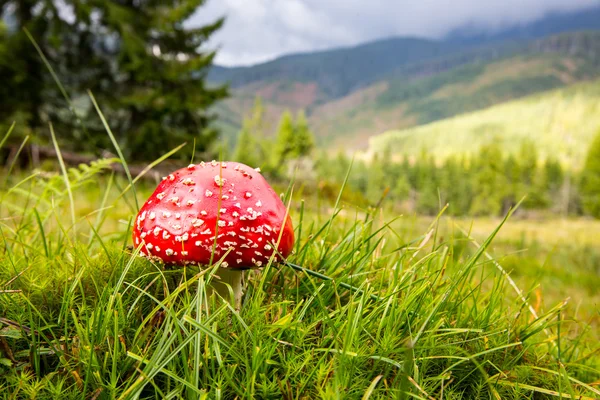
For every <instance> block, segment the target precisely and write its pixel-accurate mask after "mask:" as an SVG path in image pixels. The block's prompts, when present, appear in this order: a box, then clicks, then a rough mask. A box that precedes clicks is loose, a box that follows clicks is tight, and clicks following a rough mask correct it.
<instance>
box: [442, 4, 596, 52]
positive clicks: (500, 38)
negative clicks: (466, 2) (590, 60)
mask: <svg viewBox="0 0 600 400" xmlns="http://www.w3.org/2000/svg"><path fill="white" fill-rule="evenodd" d="M599 25H600V5H599V6H596V7H590V8H584V9H582V10H578V11H573V12H566V13H549V14H547V15H545V16H544V17H543V18H541V19H539V20H537V21H533V22H530V23H527V24H517V25H514V26H508V27H505V28H504V29H500V30H498V31H495V32H485V31H482V29H481V28H480V27H476V26H473V24H467V25H466V26H462V27H460V28H457V29H454V30H453V31H451V32H450V33H448V34H447V35H446V37H445V38H444V39H445V40H446V41H448V42H452V43H455V44H456V43H460V44H463V45H476V46H481V45H483V44H490V43H499V42H504V41H515V42H523V41H528V40H533V39H540V38H543V37H546V36H551V35H556V34H558V33H564V32H576V31H586V30H597V29H600V26H599Z"/></svg>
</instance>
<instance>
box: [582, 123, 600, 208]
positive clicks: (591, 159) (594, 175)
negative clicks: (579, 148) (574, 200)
mask: <svg viewBox="0 0 600 400" xmlns="http://www.w3.org/2000/svg"><path fill="white" fill-rule="evenodd" d="M580 192H581V197H582V202H583V206H584V209H585V211H586V212H587V213H589V214H590V215H592V216H594V217H596V218H600V131H598V133H597V134H596V137H595V139H594V141H593V142H592V144H591V146H590V149H589V151H588V154H587V157H586V159H585V165H584V167H583V174H582V179H581V188H580Z"/></svg>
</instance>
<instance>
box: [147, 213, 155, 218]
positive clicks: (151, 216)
mask: <svg viewBox="0 0 600 400" xmlns="http://www.w3.org/2000/svg"><path fill="white" fill-rule="evenodd" d="M148 218H150V219H151V220H154V219H155V218H156V213H154V212H151V213H150V215H149V216H148Z"/></svg>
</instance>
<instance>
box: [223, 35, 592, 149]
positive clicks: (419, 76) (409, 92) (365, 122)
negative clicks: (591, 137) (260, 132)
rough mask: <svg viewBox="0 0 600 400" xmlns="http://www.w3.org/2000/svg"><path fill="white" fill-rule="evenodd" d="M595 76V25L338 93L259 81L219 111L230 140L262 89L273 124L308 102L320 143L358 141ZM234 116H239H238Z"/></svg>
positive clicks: (236, 91) (420, 66) (414, 67)
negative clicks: (591, 27)
mask: <svg viewBox="0 0 600 400" xmlns="http://www.w3.org/2000/svg"><path fill="white" fill-rule="evenodd" d="M597 76H600V32H576V33H567V34H562V35H557V36H551V37H547V38H544V39H539V40H535V41H532V42H526V43H520V44H515V43H502V44H498V45H490V46H485V47H481V48H472V49H470V50H465V51H457V52H455V53H453V54H449V55H446V56H444V57H438V58H434V59H430V60H427V61H421V62H415V63H407V64H405V65H403V66H401V67H399V68H396V69H395V70H394V71H393V72H388V73H387V75H386V76H385V78H382V79H379V80H377V81H375V82H372V83H370V84H368V85H366V81H364V80H363V83H364V84H365V85H366V86H364V87H362V88H360V89H356V90H353V91H352V92H351V93H349V94H347V95H345V96H341V97H338V98H332V97H331V96H330V93H328V92H326V91H324V90H323V86H322V85H320V84H318V83H317V82H314V81H285V80H269V81H257V82H253V83H250V84H246V85H243V86H240V87H237V88H235V87H234V88H233V96H232V98H231V99H229V100H227V101H226V102H224V103H222V104H221V105H220V107H219V108H218V109H217V112H218V113H219V114H220V115H221V116H222V117H223V119H224V120H226V121H227V123H226V124H225V123H224V122H221V128H222V130H223V131H224V133H225V135H224V136H225V137H228V138H229V142H230V143H233V142H234V137H235V134H236V133H237V129H238V127H239V124H240V121H241V119H242V116H243V114H244V113H246V112H248V110H250V108H251V107H252V104H253V102H254V98H255V96H261V97H262V98H263V100H264V104H265V106H266V108H267V120H268V121H269V122H270V124H271V126H272V127H273V128H274V127H275V126H276V123H277V119H278V117H279V115H281V113H282V112H283V111H284V110H285V109H286V108H289V109H292V110H298V109H305V110H306V111H307V114H308V116H309V120H310V123H311V125H312V126H313V128H314V130H315V132H316V135H317V139H318V141H319V142H320V144H321V145H323V146H328V147H331V148H335V147H340V146H343V147H354V148H363V147H364V146H365V145H366V143H367V141H368V138H369V137H371V136H373V135H376V134H379V133H382V132H384V131H386V130H390V129H398V128H408V127H412V126H415V125H420V124H425V123H428V122H432V121H436V120H440V119H444V118H448V117H451V116H454V115H457V114H461V113H464V112H469V111H474V110H478V109H482V108H485V107H488V106H490V105H493V104H497V103H500V102H503V101H508V100H511V99H515V98H519V97H523V96H526V95H529V94H533V93H537V92H540V91H544V90H549V89H553V88H558V87H562V86H566V85H570V84H572V83H575V82H578V81H582V80H589V79H593V78H595V77H597ZM236 121H237V123H236Z"/></svg>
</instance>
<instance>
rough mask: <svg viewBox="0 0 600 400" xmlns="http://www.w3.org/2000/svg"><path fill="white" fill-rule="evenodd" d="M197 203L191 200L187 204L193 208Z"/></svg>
mask: <svg viewBox="0 0 600 400" xmlns="http://www.w3.org/2000/svg"><path fill="white" fill-rule="evenodd" d="M195 202H196V200H191V199H190V200H188V201H187V203H186V204H187V205H188V206H193V205H194V203H195Z"/></svg>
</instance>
